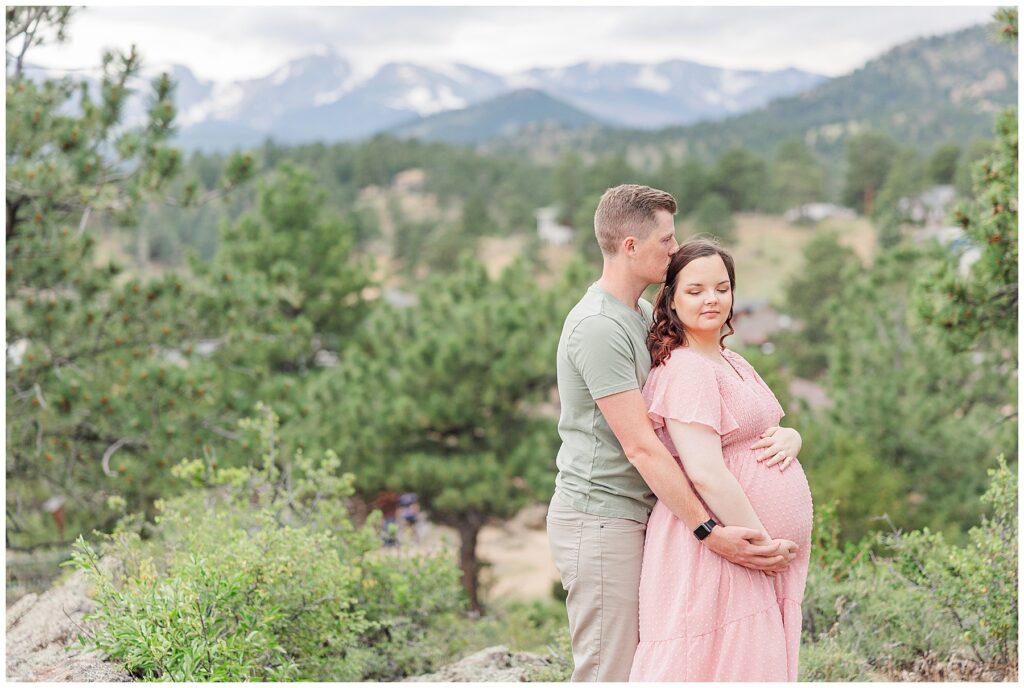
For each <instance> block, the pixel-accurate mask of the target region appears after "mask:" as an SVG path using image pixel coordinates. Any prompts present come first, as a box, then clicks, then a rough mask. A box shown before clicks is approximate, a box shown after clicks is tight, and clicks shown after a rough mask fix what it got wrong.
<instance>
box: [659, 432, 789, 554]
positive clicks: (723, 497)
mask: <svg viewBox="0 0 1024 688" xmlns="http://www.w3.org/2000/svg"><path fill="white" fill-rule="evenodd" d="M665 423H666V426H667V427H668V434H669V436H670V437H671V438H672V443H673V444H675V446H676V448H677V449H678V450H679V458H680V459H681V460H682V462H683V469H684V470H685V471H686V475H687V477H689V479H690V482H692V483H693V487H694V489H695V490H696V491H697V492H698V493H699V494H700V496H701V497H702V498H703V499H704V502H705V503H706V504H707V505H708V507H710V509H711V510H712V511H713V512H715V515H717V516H718V517H719V518H720V519H722V520H723V521H724V522H725V523H723V525H729V526H743V527H745V528H753V529H754V530H757V531H759V532H760V533H761V534H763V535H764V538H765V540H770V539H771V535H769V534H768V531H767V530H766V529H765V527H764V525H763V524H762V523H761V519H759V518H758V517H757V513H756V512H755V511H754V507H752V506H751V505H750V500H749V499H747V495H746V494H745V493H744V492H743V488H742V487H740V484H739V482H737V481H736V477H735V476H734V475H733V474H732V473H730V472H729V469H728V468H726V467H725V459H724V458H723V457H722V438H721V436H719V435H718V433H716V432H715V431H714V430H713V429H712V428H710V427H708V426H706V425H702V424H700V423H682V422H680V421H677V420H673V419H671V418H666V419H665Z"/></svg>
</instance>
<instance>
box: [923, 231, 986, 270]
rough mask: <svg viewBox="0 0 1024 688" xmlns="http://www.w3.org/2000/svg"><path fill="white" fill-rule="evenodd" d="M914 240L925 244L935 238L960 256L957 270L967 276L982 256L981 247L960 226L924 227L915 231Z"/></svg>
mask: <svg viewBox="0 0 1024 688" xmlns="http://www.w3.org/2000/svg"><path fill="white" fill-rule="evenodd" d="M913 238H914V241H916V242H917V243H919V244H923V243H924V242H926V241H931V240H932V239H934V240H935V241H938V242H939V244H940V245H941V246H945V247H946V248H947V249H948V250H949V252H950V253H952V254H953V255H956V256H959V257H960V263H959V264H958V265H957V272H959V273H960V276H961V277H966V276H967V274H968V273H969V272H970V271H971V266H972V265H974V264H975V263H976V262H977V261H978V259H979V258H981V248H980V247H979V246H978V245H976V244H975V243H973V242H972V241H971V240H970V238H968V236H967V234H966V233H965V232H964V230H963V229H961V228H960V227H924V228H923V229H919V230H917V231H916V232H914V235H913Z"/></svg>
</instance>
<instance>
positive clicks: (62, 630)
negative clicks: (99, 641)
mask: <svg viewBox="0 0 1024 688" xmlns="http://www.w3.org/2000/svg"><path fill="white" fill-rule="evenodd" d="M88 589H89V583H88V579H87V578H86V577H85V574H84V573H82V572H81V571H76V572H75V573H74V574H73V575H72V576H70V577H69V578H68V580H67V581H65V582H64V583H63V584H61V585H58V586H56V587H54V588H51V589H50V590H47V591H46V592H44V593H42V594H38V595H37V594H35V593H32V594H29V595H26V596H25V597H23V598H21V599H20V600H18V601H17V602H16V603H15V604H14V605H12V606H11V608H10V609H8V610H7V680H9V681H76V682H77V681H117V682H124V681H131V680H133V679H132V677H131V675H130V674H128V672H126V671H125V670H124V669H123V668H121V667H120V666H119V665H117V664H114V663H112V662H107V661H104V659H103V657H102V656H101V655H100V654H99V653H97V652H94V651H86V650H81V649H78V648H73V647H71V646H72V645H74V644H75V643H76V641H77V640H78V634H79V633H80V632H81V631H83V630H85V629H86V628H87V626H88V623H87V622H86V621H84V619H83V617H84V616H85V614H86V613H87V612H89V611H91V610H92V609H93V608H94V604H95V603H94V602H93V601H92V599H90V598H89V595H88Z"/></svg>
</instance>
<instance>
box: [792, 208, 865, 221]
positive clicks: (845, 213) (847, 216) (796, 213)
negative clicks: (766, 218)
mask: <svg viewBox="0 0 1024 688" xmlns="http://www.w3.org/2000/svg"><path fill="white" fill-rule="evenodd" d="M855 217H857V213H856V211H854V210H853V208H845V207H843V206H841V205H836V204H835V203H805V204H804V205H798V206H797V207H795V208H790V209H789V210H787V211H786V214H785V218H786V222H789V223H791V224H792V223H796V222H821V221H822V220H827V219H829V218H837V219H840V220H852V219H853V218H855Z"/></svg>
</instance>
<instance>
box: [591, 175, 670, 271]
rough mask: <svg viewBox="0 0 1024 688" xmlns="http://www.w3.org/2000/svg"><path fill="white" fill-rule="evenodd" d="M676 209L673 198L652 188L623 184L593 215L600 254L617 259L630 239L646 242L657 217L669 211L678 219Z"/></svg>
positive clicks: (609, 193) (610, 192) (611, 191)
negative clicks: (620, 250) (625, 240)
mask: <svg viewBox="0 0 1024 688" xmlns="http://www.w3.org/2000/svg"><path fill="white" fill-rule="evenodd" d="M677 207H678V206H676V199H674V198H673V197H672V194H670V193H668V192H667V191H660V190H658V189H652V188H651V187H649V186H641V185H640V184H622V185H621V186H616V187H613V188H611V189H608V190H607V191H605V192H604V195H603V196H601V201H600V202H599V203H598V204H597V211H596V212H595V213H594V234H595V235H597V243H598V244H599V245H600V246H601V253H603V254H604V255H606V256H614V255H615V254H616V252H618V250H619V244H621V243H622V241H623V239H625V238H626V237H628V236H635V237H636V238H637V239H644V238H646V237H647V235H648V234H650V233H651V231H652V230H653V229H654V225H655V219H656V218H655V214H656V213H657V212H658V211H659V210H666V211H668V212H669V213H671V214H672V215H675V214H676V210H677Z"/></svg>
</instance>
